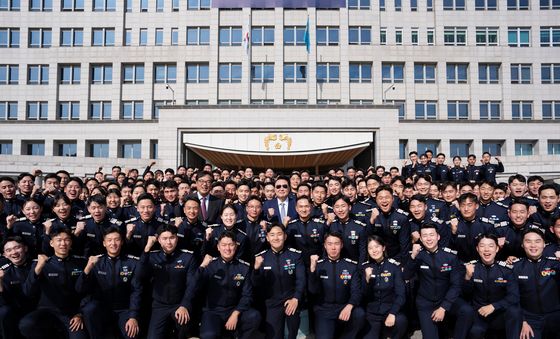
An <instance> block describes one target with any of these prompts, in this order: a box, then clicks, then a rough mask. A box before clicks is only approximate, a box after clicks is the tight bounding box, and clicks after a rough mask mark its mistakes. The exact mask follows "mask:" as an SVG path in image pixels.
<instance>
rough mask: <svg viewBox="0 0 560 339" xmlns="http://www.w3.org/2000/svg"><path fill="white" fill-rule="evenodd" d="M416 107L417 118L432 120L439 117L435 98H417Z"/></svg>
mask: <svg viewBox="0 0 560 339" xmlns="http://www.w3.org/2000/svg"><path fill="white" fill-rule="evenodd" d="M414 109H415V117H416V119H417V120H422V119H430V120H431V119H436V117H437V101H435V100H417V101H416V102H415V107H414Z"/></svg>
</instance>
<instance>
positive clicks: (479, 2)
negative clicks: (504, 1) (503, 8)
mask: <svg viewBox="0 0 560 339" xmlns="http://www.w3.org/2000/svg"><path fill="white" fill-rule="evenodd" d="M474 9H475V10H476V11H495V10H497V9H498V1H497V0H475V1H474Z"/></svg>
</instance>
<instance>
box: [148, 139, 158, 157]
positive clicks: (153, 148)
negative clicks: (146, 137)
mask: <svg viewBox="0 0 560 339" xmlns="http://www.w3.org/2000/svg"><path fill="white" fill-rule="evenodd" d="M158 153H159V145H158V141H157V140H150V158H151V159H157V158H158Z"/></svg>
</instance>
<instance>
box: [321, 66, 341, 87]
mask: <svg viewBox="0 0 560 339" xmlns="http://www.w3.org/2000/svg"><path fill="white" fill-rule="evenodd" d="M339 73H340V65H339V64H337V63H336V64H335V63H328V62H327V63H318V64H317V82H319V83H322V82H338V81H339Z"/></svg>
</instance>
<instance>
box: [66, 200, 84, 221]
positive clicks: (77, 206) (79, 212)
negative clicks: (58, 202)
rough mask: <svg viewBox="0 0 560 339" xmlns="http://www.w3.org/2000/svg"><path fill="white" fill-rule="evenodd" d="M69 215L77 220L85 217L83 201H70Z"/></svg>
mask: <svg viewBox="0 0 560 339" xmlns="http://www.w3.org/2000/svg"><path fill="white" fill-rule="evenodd" d="M70 214H72V215H73V216H74V217H76V218H78V219H80V218H82V217H84V216H85V215H87V214H88V210H87V207H86V203H85V201H82V200H80V199H74V200H72V205H71V207H70Z"/></svg>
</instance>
